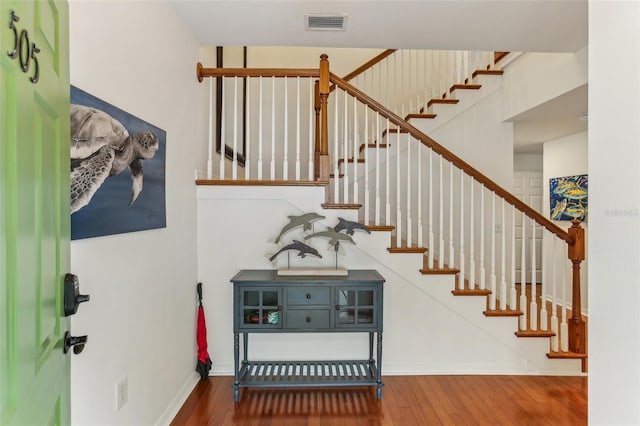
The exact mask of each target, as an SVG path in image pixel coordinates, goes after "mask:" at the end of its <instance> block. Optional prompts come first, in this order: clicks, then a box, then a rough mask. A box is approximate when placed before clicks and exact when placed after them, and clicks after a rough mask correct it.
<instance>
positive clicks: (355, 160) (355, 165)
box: [353, 97, 360, 203]
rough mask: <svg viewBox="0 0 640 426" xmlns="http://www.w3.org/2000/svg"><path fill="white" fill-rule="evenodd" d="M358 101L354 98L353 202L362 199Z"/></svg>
mask: <svg viewBox="0 0 640 426" xmlns="http://www.w3.org/2000/svg"><path fill="white" fill-rule="evenodd" d="M358 136H359V135H358V100H357V99H356V98H355V97H354V98H353V202H354V203H357V202H358V200H359V199H360V197H359V194H358V151H359V147H358Z"/></svg>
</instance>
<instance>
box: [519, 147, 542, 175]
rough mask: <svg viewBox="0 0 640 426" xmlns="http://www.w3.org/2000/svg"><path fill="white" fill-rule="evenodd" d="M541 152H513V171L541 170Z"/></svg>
mask: <svg viewBox="0 0 640 426" xmlns="http://www.w3.org/2000/svg"><path fill="white" fill-rule="evenodd" d="M542 157H543V156H542V154H529V153H517V152H516V153H514V154H513V171H514V172H542V164H543V158H542Z"/></svg>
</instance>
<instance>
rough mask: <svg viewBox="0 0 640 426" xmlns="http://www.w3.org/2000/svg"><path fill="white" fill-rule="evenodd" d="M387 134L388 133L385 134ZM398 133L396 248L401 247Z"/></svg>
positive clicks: (397, 143)
mask: <svg viewBox="0 0 640 426" xmlns="http://www.w3.org/2000/svg"><path fill="white" fill-rule="evenodd" d="M387 134H388V133H387ZM400 202H401V201H400V132H399V131H398V132H396V247H401V245H402V211H401V210H400Z"/></svg>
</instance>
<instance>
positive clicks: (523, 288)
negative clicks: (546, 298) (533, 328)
mask: <svg viewBox="0 0 640 426" xmlns="http://www.w3.org/2000/svg"><path fill="white" fill-rule="evenodd" d="M526 224H527V215H526V214H525V213H524V212H522V247H521V248H520V310H521V311H522V315H520V330H526V329H527V268H526V265H527V262H526V260H527V254H526V253H527V243H526V241H527V238H526V235H527V227H526Z"/></svg>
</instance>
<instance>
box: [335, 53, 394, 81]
mask: <svg viewBox="0 0 640 426" xmlns="http://www.w3.org/2000/svg"><path fill="white" fill-rule="evenodd" d="M396 50H397V49H387V50H385V51H384V52H382V53H379V54H378V55H376V56H374V57H373V58H371V59H370V60H368V61H367V62H365V63H364V64H362V65H360V66H359V67H358V68H356V69H355V70H353V71H351V72H350V73H349V74H347V75H345V76H344V77H342V79H343V80H344V81H350V80H352V79H353V78H355V77H357V76H358V75H360V74H362V73H363V72H365V71H366V70H368V69H369V68H371V67H372V66H374V65H375V64H377V63H378V62H380V61H382V60H383V59H384V58H386V57H387V56H389V55H391V54H392V53H393V52H395V51H396Z"/></svg>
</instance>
